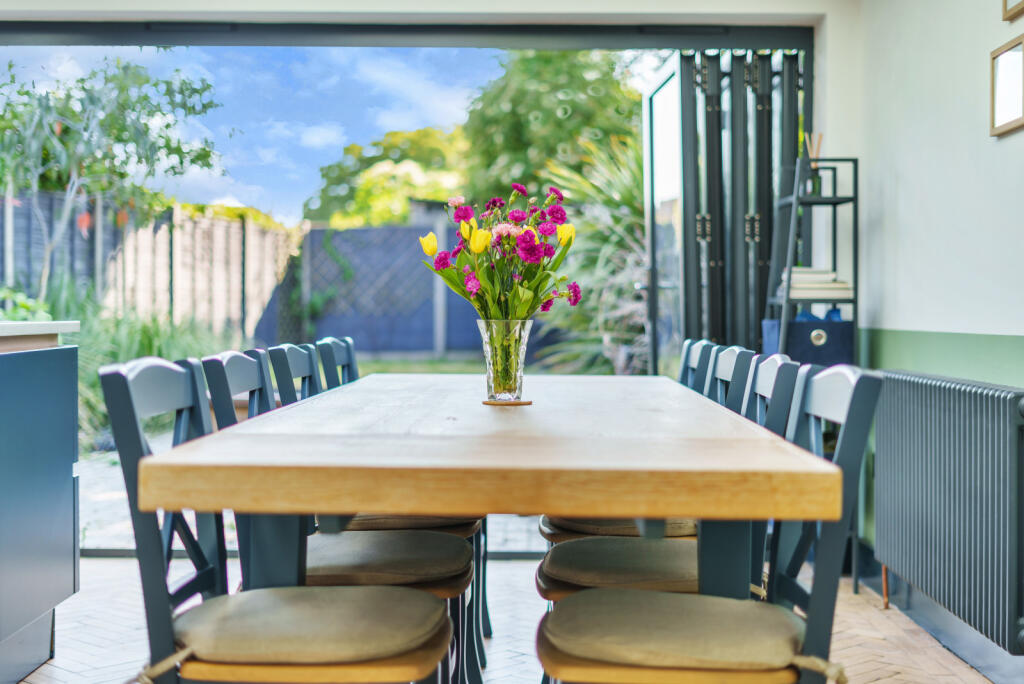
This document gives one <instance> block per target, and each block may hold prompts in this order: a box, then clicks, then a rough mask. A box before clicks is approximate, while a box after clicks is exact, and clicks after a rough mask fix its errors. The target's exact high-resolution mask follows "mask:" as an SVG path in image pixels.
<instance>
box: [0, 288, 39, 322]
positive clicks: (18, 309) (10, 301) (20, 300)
mask: <svg viewBox="0 0 1024 684" xmlns="http://www.w3.org/2000/svg"><path fill="white" fill-rule="evenodd" d="M48 320H50V314H49V311H48V310H47V307H46V304H45V303H44V302H41V301H39V300H38V299H33V298H32V297H29V296H28V295H26V294H25V293H24V292H22V291H21V290H15V289H13V288H10V287H0V321H48Z"/></svg>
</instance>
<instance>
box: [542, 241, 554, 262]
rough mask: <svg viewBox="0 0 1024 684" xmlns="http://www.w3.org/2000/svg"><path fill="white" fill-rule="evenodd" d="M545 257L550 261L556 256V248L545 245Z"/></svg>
mask: <svg viewBox="0 0 1024 684" xmlns="http://www.w3.org/2000/svg"><path fill="white" fill-rule="evenodd" d="M544 256H545V257H547V258H548V259H550V258H551V257H553V256H555V246H554V245H548V244H545V245H544Z"/></svg>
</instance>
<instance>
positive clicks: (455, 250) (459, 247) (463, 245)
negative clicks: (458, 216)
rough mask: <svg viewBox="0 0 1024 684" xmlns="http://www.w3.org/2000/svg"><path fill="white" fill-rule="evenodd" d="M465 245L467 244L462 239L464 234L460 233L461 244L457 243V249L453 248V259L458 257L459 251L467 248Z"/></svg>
mask: <svg viewBox="0 0 1024 684" xmlns="http://www.w3.org/2000/svg"><path fill="white" fill-rule="evenodd" d="M465 246H466V245H465V243H463V241H462V236H461V235H460V236H459V244H457V245H455V249H453V250H452V259H453V260H454V259H456V258H458V256H459V252H461V251H462V250H463V249H464V248H465Z"/></svg>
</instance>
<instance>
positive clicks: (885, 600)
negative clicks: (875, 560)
mask: <svg viewBox="0 0 1024 684" xmlns="http://www.w3.org/2000/svg"><path fill="white" fill-rule="evenodd" d="M888 609H889V568H888V567H887V566H885V565H883V566H882V610H888Z"/></svg>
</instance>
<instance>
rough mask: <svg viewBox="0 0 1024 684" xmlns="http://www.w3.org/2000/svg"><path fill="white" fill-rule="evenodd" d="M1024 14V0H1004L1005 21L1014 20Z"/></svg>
mask: <svg viewBox="0 0 1024 684" xmlns="http://www.w3.org/2000/svg"><path fill="white" fill-rule="evenodd" d="M1022 14H1024V0H1003V21H1013V20H1014V19H1016V18H1017V17H1019V16H1020V15H1022Z"/></svg>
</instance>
